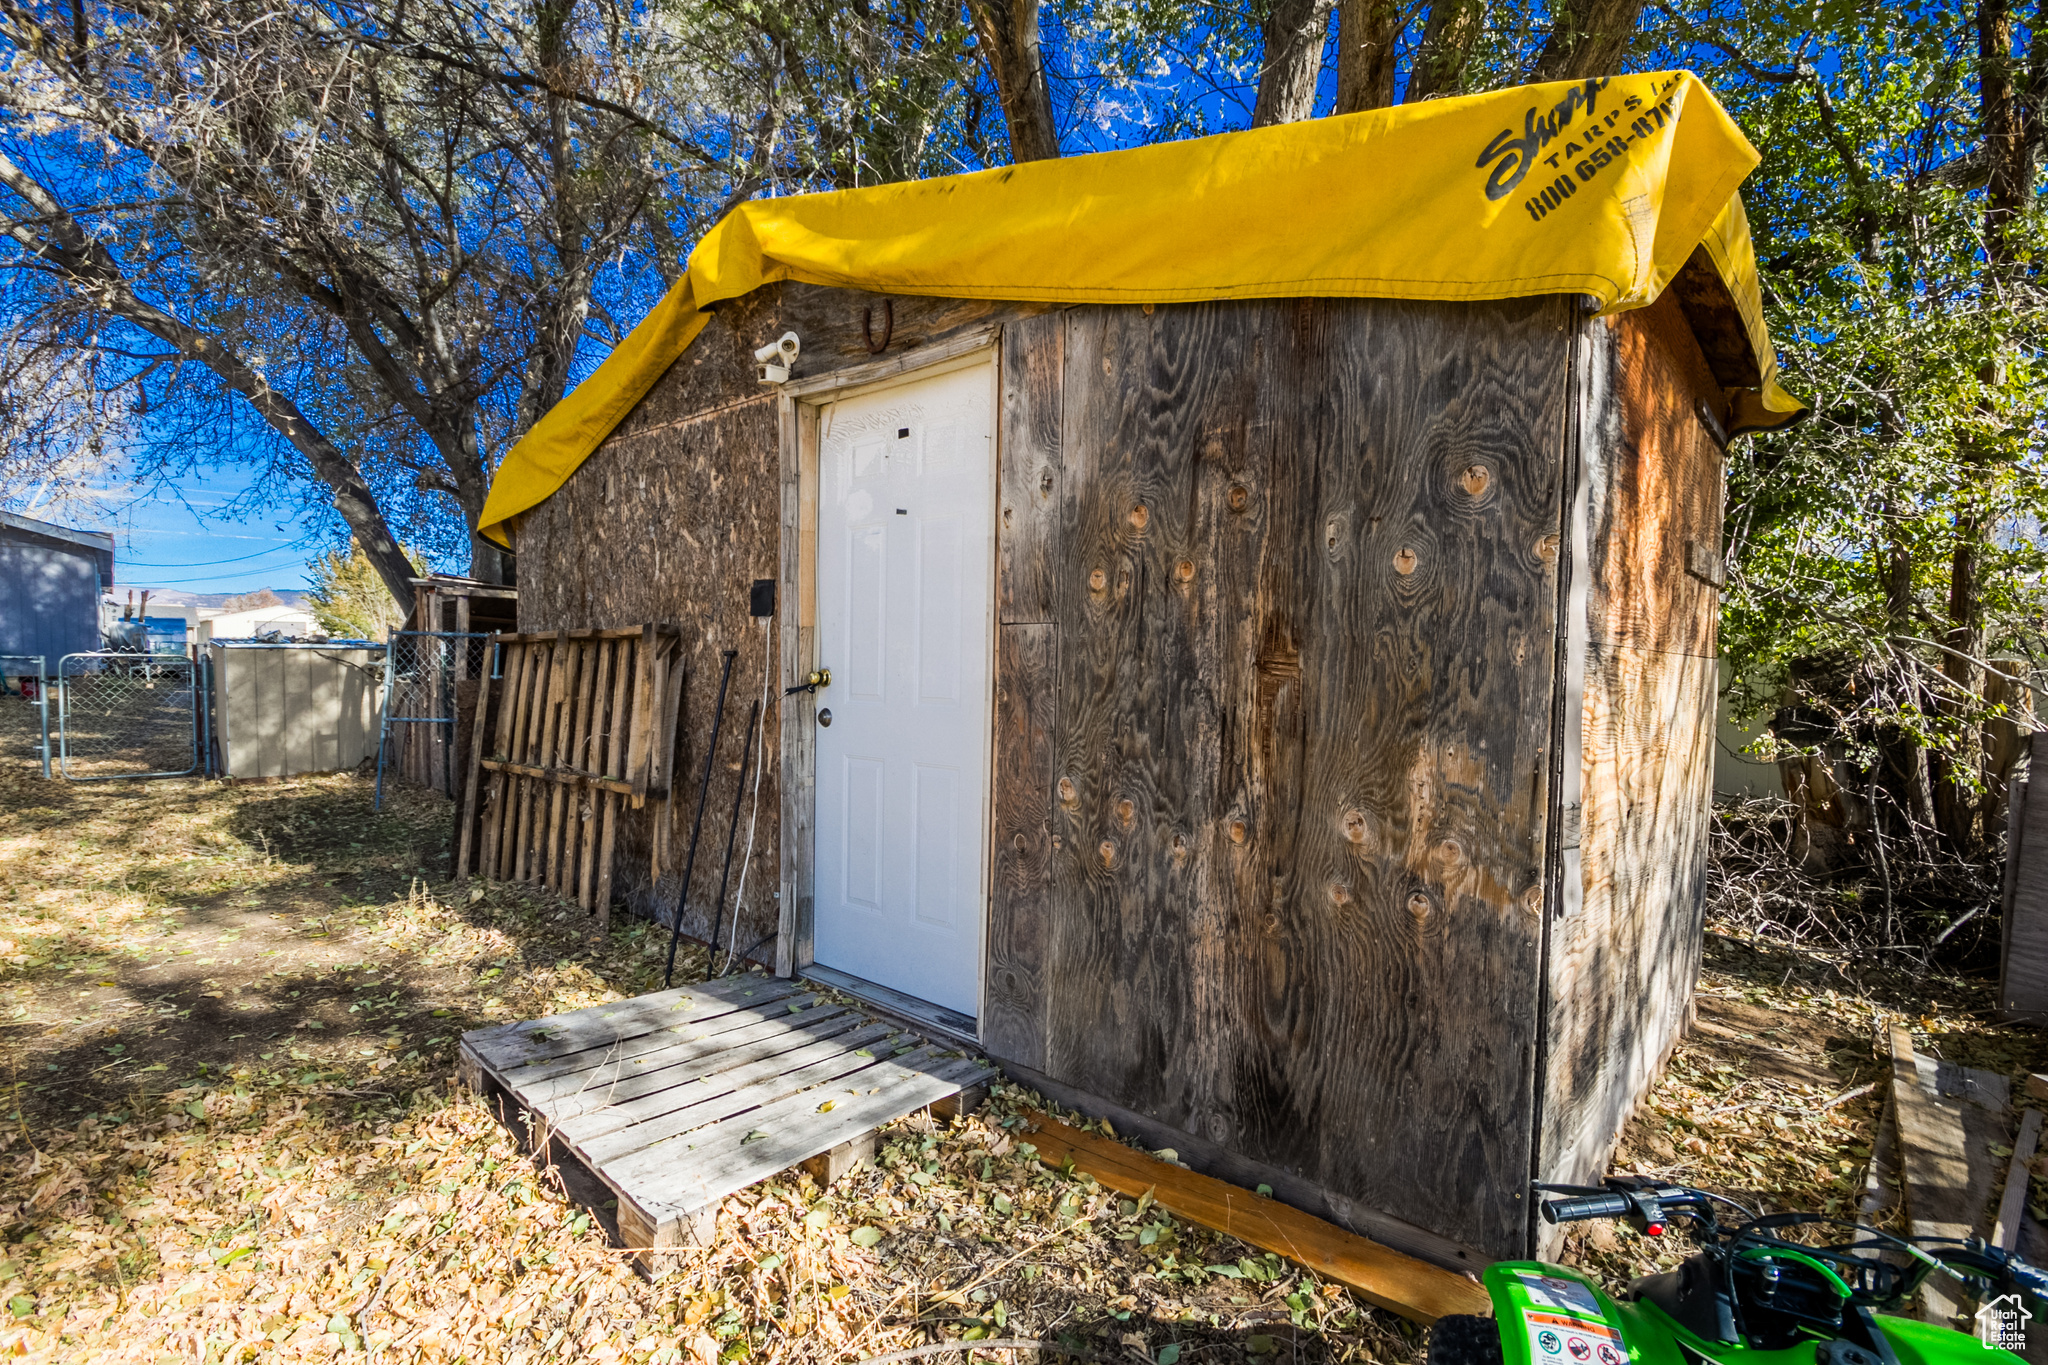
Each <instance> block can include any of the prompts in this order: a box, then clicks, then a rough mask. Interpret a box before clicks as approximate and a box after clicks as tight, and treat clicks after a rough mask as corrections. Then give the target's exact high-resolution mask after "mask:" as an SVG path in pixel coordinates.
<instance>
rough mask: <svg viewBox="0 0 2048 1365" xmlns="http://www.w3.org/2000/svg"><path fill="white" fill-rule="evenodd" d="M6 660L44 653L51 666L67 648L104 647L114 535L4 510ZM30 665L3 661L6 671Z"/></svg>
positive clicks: (0, 529) (0, 614) (1, 571)
mask: <svg viewBox="0 0 2048 1365" xmlns="http://www.w3.org/2000/svg"><path fill="white" fill-rule="evenodd" d="M0 584H5V585H6V592H5V593H4V594H0V658H9V657H19V656H23V655H27V656H38V655H39V656H41V657H42V659H43V661H44V666H45V667H46V668H48V669H49V671H50V672H52V673H55V672H56V671H57V661H58V660H59V659H60V658H62V657H63V656H64V655H66V654H84V653H89V652H91V651H93V650H96V649H98V648H99V647H100V594H101V593H102V592H104V591H105V590H106V589H108V588H111V587H112V586H113V585H114V537H113V536H112V535H111V534H109V533H108V532H104V531H74V530H72V529H71V528H70V527H68V526H58V525H56V524H55V523H53V522H47V521H38V520H36V519H35V518H34V517H24V516H19V515H17V514H15V513H13V512H0ZM22 671H24V670H23V669H22V668H20V667H15V666H13V665H0V672H6V673H19V672H22Z"/></svg>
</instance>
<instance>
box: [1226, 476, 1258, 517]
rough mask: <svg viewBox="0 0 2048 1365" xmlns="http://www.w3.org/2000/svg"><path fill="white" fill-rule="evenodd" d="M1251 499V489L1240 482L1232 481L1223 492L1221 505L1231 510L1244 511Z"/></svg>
mask: <svg viewBox="0 0 2048 1365" xmlns="http://www.w3.org/2000/svg"><path fill="white" fill-rule="evenodd" d="M1251 500H1252V490H1251V489H1249V488H1246V487H1245V486H1244V485H1243V484H1241V483H1234V484H1232V485H1230V489H1229V491H1228V492H1226V493H1224V495H1223V505H1224V506H1226V507H1228V508H1229V509H1230V510H1231V511H1233V512H1242V511H1244V509H1245V508H1246V507H1247V506H1248V505H1250V503H1251Z"/></svg>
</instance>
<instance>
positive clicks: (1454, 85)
mask: <svg viewBox="0 0 2048 1365" xmlns="http://www.w3.org/2000/svg"><path fill="white" fill-rule="evenodd" d="M1485 22H1486V0H1436V3H1435V4H1433V5H1431V6H1430V7H1429V21H1428V22H1427V23H1425V24H1424V25H1423V26H1422V43H1421V45H1420V46H1418V47H1417V48H1416V49H1415V55H1414V56H1413V57H1412V58H1410V59H1409V62H1408V90H1407V93H1406V94H1405V95H1404V96H1403V97H1402V98H1403V102H1404V103H1407V104H1414V103H1416V102H1418V101H1420V100H1426V99H1428V98H1429V97H1430V96H1432V95H1455V94H1458V93H1460V91H1461V89H1462V88H1463V86H1464V84H1465V67H1466V64H1467V63H1469V62H1470V61H1471V60H1472V45H1473V44H1474V43H1476V42H1477V41H1479V30H1480V29H1481V28H1482V27H1484V26H1485Z"/></svg>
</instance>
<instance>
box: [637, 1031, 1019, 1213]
mask: <svg viewBox="0 0 2048 1365" xmlns="http://www.w3.org/2000/svg"><path fill="white" fill-rule="evenodd" d="M902 1063H908V1065H904V1064H901V1063H897V1062H885V1063H882V1064H881V1066H880V1067H878V1068H870V1070H878V1071H882V1072H884V1073H886V1074H881V1075H874V1076H870V1077H868V1080H869V1084H868V1085H866V1086H861V1087H855V1086H847V1085H835V1086H828V1087H823V1088H820V1089H814V1090H806V1091H804V1092H803V1093H801V1094H797V1095H791V1096H789V1097H787V1098H786V1099H783V1100H781V1101H779V1102H777V1103H775V1104H771V1105H768V1106H766V1107H764V1108H761V1109H757V1110H753V1111H751V1112H749V1113H746V1114H742V1115H738V1116H736V1117H733V1118H729V1119H726V1120H725V1121H723V1122H721V1123H717V1124H714V1125H712V1126H711V1127H710V1128H709V1129H706V1130H702V1131H701V1132H697V1133H692V1134H690V1135H689V1136H688V1137H687V1138H683V1139H678V1140H677V1142H675V1143H670V1144H665V1145H668V1146H676V1145H681V1147H682V1152H678V1153H674V1154H669V1155H666V1156H664V1155H663V1153H662V1152H661V1149H660V1148H652V1149H648V1150H646V1151H642V1152H638V1153H635V1154H634V1156H633V1157H631V1158H628V1159H627V1160H625V1161H622V1162H619V1163H616V1165H613V1164H611V1163H607V1167H606V1174H607V1176H608V1177H611V1178H614V1179H617V1180H619V1181H620V1182H622V1183H625V1184H630V1185H631V1186H632V1187H633V1190H634V1194H635V1197H636V1198H637V1199H638V1200H639V1201H640V1202H641V1204H642V1205H643V1206H644V1207H647V1208H648V1209H649V1210H650V1211H659V1213H660V1215H661V1216H660V1217H659V1218H657V1220H656V1225H657V1226H659V1225H660V1224H661V1223H662V1222H665V1221H668V1220H670V1219H674V1220H680V1219H683V1218H685V1217H687V1216H688V1215H690V1214H692V1213H694V1212H695V1211H697V1210H698V1209H702V1208H705V1207H707V1206H715V1205H716V1204H717V1203H718V1202H719V1201H720V1200H722V1199H724V1198H725V1197H726V1196H727V1195H729V1194H735V1193H737V1192H739V1191H740V1190H743V1189H745V1188H747V1187H748V1186H749V1185H752V1184H755V1183H757V1182H759V1181H762V1180H765V1179H767V1178H768V1177H769V1176H772V1175H776V1174H779V1173H780V1172H782V1171H786V1170H788V1169H789V1168H790V1167H791V1166H794V1165H796V1164H797V1163H798V1162H801V1161H805V1160H807V1159H809V1158H811V1157H814V1156H817V1155H819V1154H820V1153H823V1152H828V1151H830V1150H831V1149H832V1148H834V1147H836V1146H838V1145H839V1144H840V1143H842V1142H846V1141H849V1140H850V1139H852V1138H854V1137H857V1136H859V1135H860V1134H862V1133H866V1132H868V1131H869V1130H871V1129H874V1128H879V1127H881V1126H882V1125H883V1124H885V1123H892V1122H894V1121H895V1120H897V1119H899V1118H902V1117H903V1116H904V1115H906V1114H912V1113H915V1112H917V1111H918V1110H919V1109H922V1108H924V1107H926V1106H927V1105H930V1104H932V1103H934V1102H935V1101H937V1100H940V1099H943V1098H945V1097H946V1096H948V1095H953V1094H957V1093H959V1091H960V1090H962V1089H963V1088H965V1087H966V1086H969V1085H973V1084H975V1083H976V1082H978V1081H980V1080H982V1079H983V1078H985V1077H986V1076H988V1075H989V1074H990V1069H989V1067H988V1066H987V1065H986V1064H985V1063H980V1062H975V1061H972V1060H970V1059H967V1058H950V1059H948V1058H943V1057H941V1056H940V1055H939V1054H938V1053H937V1052H936V1050H934V1049H930V1048H921V1049H919V1050H918V1051H917V1052H916V1053H913V1054H911V1055H910V1056H907V1057H905V1058H903V1059H902ZM826 1100H830V1101H832V1103H833V1107H832V1109H831V1110H830V1111H829V1112H825V1113H820V1112H819V1111H818V1106H819V1105H820V1104H822V1103H824V1102H825V1101H826ZM684 1153H687V1154H688V1155H687V1159H685V1157H684Z"/></svg>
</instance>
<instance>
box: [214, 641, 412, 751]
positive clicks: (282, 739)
mask: <svg viewBox="0 0 2048 1365" xmlns="http://www.w3.org/2000/svg"><path fill="white" fill-rule="evenodd" d="M384 649H385V646H384V645H382V644H379V643H372V642H370V641H367V640H331V641H327V642H325V643H321V644H284V643H271V642H267V641H258V640H213V641H210V642H209V643H208V645H207V651H206V657H207V660H208V665H209V667H210V668H211V670H212V674H211V678H210V683H211V705H212V708H213V710H212V717H211V727H212V734H213V744H214V754H213V761H214V763H215V770H216V771H218V772H219V773H221V774H222V775H223V776H226V777H231V778H235V779H237V780H243V781H246V780H251V779H256V778H271V777H295V776H297V775H299V774H301V773H333V772H345V771H348V770H351V769H354V768H357V767H359V766H360V765H361V764H362V763H363V761H364V760H365V759H369V758H374V757H376V754H377V733H378V722H379V721H380V720H381V719H382V717H381V716H380V714H379V706H380V705H381V703H382V699H383V690H384Z"/></svg>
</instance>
